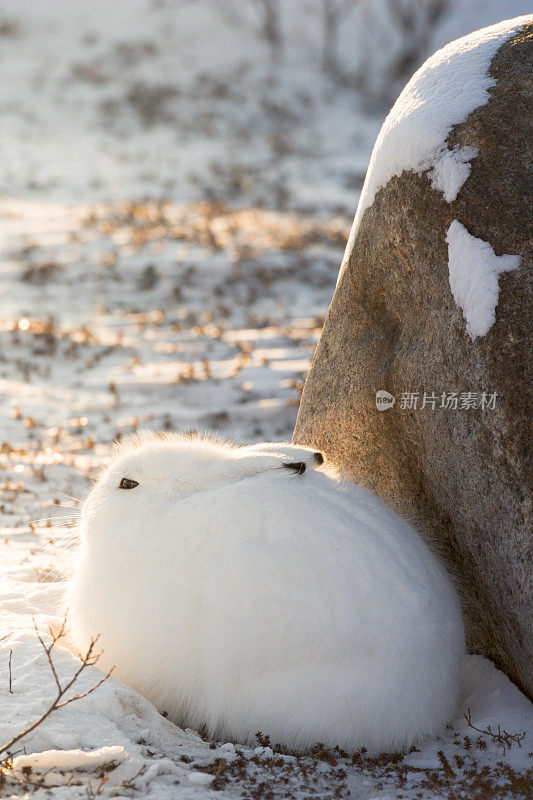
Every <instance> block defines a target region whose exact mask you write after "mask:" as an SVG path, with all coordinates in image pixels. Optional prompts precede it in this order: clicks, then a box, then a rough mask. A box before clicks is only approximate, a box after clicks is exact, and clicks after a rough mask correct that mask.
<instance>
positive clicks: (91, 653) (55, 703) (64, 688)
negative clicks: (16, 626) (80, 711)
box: [0, 614, 114, 755]
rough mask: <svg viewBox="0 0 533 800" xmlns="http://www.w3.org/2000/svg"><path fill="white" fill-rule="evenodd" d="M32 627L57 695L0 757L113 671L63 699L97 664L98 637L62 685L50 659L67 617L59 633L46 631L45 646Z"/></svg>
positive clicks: (1, 750) (1, 747)
mask: <svg viewBox="0 0 533 800" xmlns="http://www.w3.org/2000/svg"><path fill="white" fill-rule="evenodd" d="M33 625H34V628H35V633H36V635H37V638H38V639H39V642H40V643H41V646H42V648H43V650H44V652H45V654H46V658H47V660H48V665H49V667H50V670H51V672H52V675H53V676H54V681H55V684H56V687H57V694H56V696H55V697H54V699H53V700H52V702H51V703H50V705H49V706H48V708H47V709H46V711H44V712H43V713H42V714H41V716H40V717H39V718H38V719H37V720H35V722H33V723H32V724H31V725H28V727H27V728H25V729H24V730H23V731H20V733H17V734H16V736H13V738H12V739H10V740H9V741H8V742H5V744H2V745H0V755H1V754H2V753H5V752H7V751H9V750H11V748H12V747H13V745H14V744H15V743H16V742H18V741H19V740H20V739H22V738H23V737H24V736H27V734H28V733H31V731H33V730H35V728H37V727H38V726H39V725H40V724H41V723H42V722H44V720H45V719H46V718H47V717H48V716H50V714H51V713H52V712H53V711H57V709H58V708H63V706H68V705H69V703H73V702H74V701H75V700H81V699H82V698H83V697H87V695H89V694H92V692H94V691H95V690H96V689H98V687H99V686H101V685H102V683H104V681H106V680H107V679H108V678H109V676H110V675H111V673H112V672H113V669H114V667H111V669H110V670H109V671H108V672H106V674H105V675H103V676H102V678H100V680H99V681H97V682H96V683H95V684H94V685H93V686H91V687H90V689H87V690H86V691H84V692H79V693H78V694H74V695H72V697H67V698H65V695H66V694H67V692H68V691H69V689H71V688H72V686H73V685H74V684H75V682H76V681H77V680H78V678H79V677H80V675H81V673H82V672H83V671H84V670H85V669H86V668H87V667H94V665H95V664H96V663H97V661H98V659H99V658H100V656H101V655H102V652H101V651H100V652H96V651H95V647H96V643H97V642H98V638H99V637H98V636H96V637H95V638H94V639H91V641H90V643H89V647H88V648H87V652H86V653H85V655H84V656H82V658H81V664H80V666H79V667H78V669H77V670H76V671H75V673H74V675H73V676H72V677H71V678H70V679H69V680H68V681H67V682H66V683H65V684H62V683H61V681H60V679H59V676H58V674H57V670H56V667H55V664H54V661H53V658H52V650H53V649H54V647H55V645H56V644H57V642H58V641H59V640H60V639H61V638H62V637H63V636H64V635H65V630H66V625H67V616H66V614H65V618H64V620H63V623H62V625H61V628H60V629H59V631H58V632H57V633H54V631H53V630H52V628H49V629H48V634H49V636H50V644H49V645H46V644H45V642H44V640H43V638H42V636H41V634H40V633H39V629H38V627H37V624H36V622H35V620H33Z"/></svg>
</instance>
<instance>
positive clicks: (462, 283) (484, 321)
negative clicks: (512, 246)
mask: <svg viewBox="0 0 533 800" xmlns="http://www.w3.org/2000/svg"><path fill="white" fill-rule="evenodd" d="M446 241H447V243H448V271H449V279H450V289H451V290H452V294H453V298H454V300H455V302H456V304H457V305H458V306H459V308H461V309H462V312H463V316H464V318H465V320H466V332H467V333H468V335H469V336H470V338H471V339H472V340H474V339H475V338H476V337H477V336H485V334H486V333H487V332H488V331H489V330H490V329H491V327H492V326H493V325H494V322H495V320H496V306H497V305H498V294H499V285H498V276H499V275H500V274H501V273H502V272H511V271H512V270H514V269H518V267H519V266H520V256H516V255H501V256H497V255H496V253H495V252H494V250H493V249H492V247H491V246H490V244H489V242H484V241H483V240H482V239H476V237H475V236H472V235H471V234H470V233H468V231H467V229H466V228H465V227H464V225H461V223H460V222H458V220H456V219H454V221H453V222H452V224H451V225H450V227H449V228H448V233H447V234H446Z"/></svg>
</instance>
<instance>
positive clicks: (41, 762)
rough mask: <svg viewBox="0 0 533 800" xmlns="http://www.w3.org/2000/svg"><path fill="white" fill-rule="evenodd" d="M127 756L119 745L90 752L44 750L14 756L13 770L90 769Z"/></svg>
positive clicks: (114, 762)
mask: <svg viewBox="0 0 533 800" xmlns="http://www.w3.org/2000/svg"><path fill="white" fill-rule="evenodd" d="M127 758H128V752H127V751H126V750H125V749H124V748H123V747H121V746H120V745H117V746H116V747H99V748H98V749H97V750H92V751H91V752H90V753H87V752H85V751H84V750H45V751H44V752H43V753H32V754H31V755H24V756H15V758H14V759H13V770H14V771H15V772H20V771H21V770H23V769H27V768H28V767H29V768H31V769H32V770H50V769H54V770H60V771H77V770H92V769H97V768H98V767H103V766H105V765H106V764H120V763H121V762H122V761H125V760H126V759H127Z"/></svg>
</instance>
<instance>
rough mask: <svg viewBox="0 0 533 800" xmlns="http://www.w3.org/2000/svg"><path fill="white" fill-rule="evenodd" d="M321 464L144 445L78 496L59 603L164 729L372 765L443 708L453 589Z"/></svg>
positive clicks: (386, 517) (449, 710)
mask: <svg viewBox="0 0 533 800" xmlns="http://www.w3.org/2000/svg"><path fill="white" fill-rule="evenodd" d="M322 461H323V459H322V457H321V456H320V454H319V453H314V452H313V451H312V450H308V449H307V448H302V447H294V446H292V445H289V444H264V445H254V446H250V447H234V446H232V445H229V444H223V443H220V442H217V441H213V440H209V439H206V438H194V437H189V436H181V435H177V434H174V435H168V436H154V435H143V436H141V437H140V438H136V439H133V440H130V441H127V442H126V443H125V444H123V445H121V446H119V447H118V448H117V449H116V451H115V454H114V457H113V459H112V460H111V463H110V465H109V467H107V469H106V470H105V471H104V472H103V473H102V475H101V476H100V478H99V480H98V482H97V483H96V485H95V486H94V488H93V489H92V491H91V493H90V495H89V497H88V498H87V500H86V502H85V504H84V507H83V512H82V520H81V552H80V554H79V559H78V561H77V565H76V571H75V575H74V577H73V581H72V584H71V587H70V590H69V596H68V607H69V618H70V621H71V626H72V633H73V637H74V640H75V642H76V644H77V646H78V647H79V648H80V650H81V649H83V648H84V647H86V645H87V642H88V639H89V638H90V637H91V636H94V635H95V634H98V633H100V634H101V639H100V644H101V645H102V647H103V648H104V654H103V657H102V660H101V662H100V664H101V666H103V667H108V666H111V665H112V664H115V665H116V670H115V674H116V675H117V677H119V678H121V679H122V680H123V681H125V682H126V683H128V684H130V685H131V686H133V687H134V688H135V689H137V690H138V691H139V692H141V693H142V694H143V695H145V697H147V698H148V699H150V700H151V701H152V702H153V703H154V704H155V705H156V706H157V708H158V709H159V710H160V711H162V712H163V711H165V712H167V713H168V715H169V717H170V718H171V719H172V720H174V721H175V722H176V723H178V724H180V725H182V726H187V727H193V728H198V727H200V726H205V727H206V729H207V731H208V733H209V735H210V736H211V737H213V738H217V739H226V740H227V739H234V740H238V741H241V742H247V743H253V741H254V738H255V733H256V731H262V733H263V734H268V735H269V736H270V737H271V740H272V741H273V742H276V743H277V742H279V743H281V744H284V745H286V746H287V747H289V748H293V749H295V750H300V749H303V748H307V747H309V746H312V745H313V744H315V743H316V742H323V743H324V744H326V745H327V746H334V745H339V746H341V747H342V748H344V749H346V750H355V749H356V748H360V747H365V748H367V750H368V751H369V752H370V753H378V752H384V751H394V750H398V749H404V748H407V747H409V746H410V745H412V744H413V743H414V742H416V741H418V740H420V739H421V738H423V737H425V736H429V735H433V734H436V733H437V732H438V731H439V730H441V729H442V727H443V726H444V725H445V723H446V722H448V721H449V720H450V719H451V717H452V715H453V713H454V709H455V703H456V695H457V685H458V677H459V670H460V664H461V656H462V653H463V627H462V619H461V611H460V607H459V602H458V599H457V596H456V593H455V591H454V589H453V587H452V584H451V582H450V580H449V578H448V576H447V574H446V572H445V570H444V569H443V568H442V567H441V566H440V565H439V563H438V562H437V560H436V559H435V557H434V556H433V555H432V553H431V552H430V550H429V549H428V547H427V546H426V545H425V544H424V543H423V541H422V540H421V539H420V538H419V536H418V535H417V534H416V532H415V531H414V530H413V529H412V528H411V527H410V525H408V524H407V522H405V521H404V520H403V519H401V518H400V517H399V516H398V515H397V514H395V513H394V512H393V511H391V510H390V509H389V508H387V507H386V506H385V505H383V503H381V502H380V501H379V500H378V499H377V498H376V497H374V496H373V495H371V494H370V493H369V492H367V491H366V490H364V489H363V488H361V487H360V486H357V485H354V484H350V483H344V482H339V480H338V478H337V477H336V476H335V474H334V473H332V472H330V471H329V470H328V468H327V465H324V466H321V464H322Z"/></svg>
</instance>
